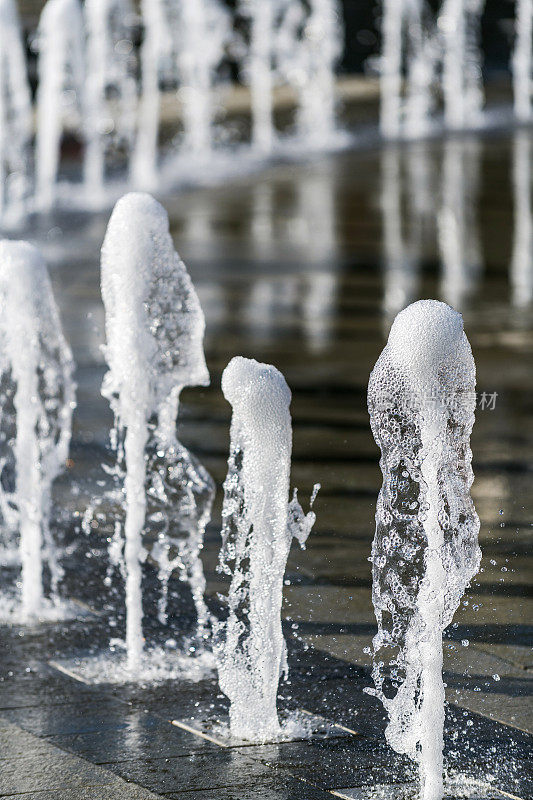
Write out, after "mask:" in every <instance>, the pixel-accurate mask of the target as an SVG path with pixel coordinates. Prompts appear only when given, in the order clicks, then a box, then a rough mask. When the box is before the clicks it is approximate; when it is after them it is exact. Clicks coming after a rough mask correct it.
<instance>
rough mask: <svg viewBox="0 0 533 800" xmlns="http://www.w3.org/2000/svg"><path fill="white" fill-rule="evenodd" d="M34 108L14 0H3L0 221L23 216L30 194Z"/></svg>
mask: <svg viewBox="0 0 533 800" xmlns="http://www.w3.org/2000/svg"><path fill="white" fill-rule="evenodd" d="M31 135H32V110H31V96H30V87H29V83H28V74H27V68H26V56H25V53H24V48H23V44H22V37H21V29H20V21H19V16H18V12H17V7H16V4H15V0H0V222H1V221H3V220H7V221H9V220H14V221H17V220H18V219H20V218H21V217H22V216H23V214H24V210H25V202H26V199H27V194H28V185H29V174H28V172H29V171H28V160H29V155H30V154H29V146H30V141H31Z"/></svg>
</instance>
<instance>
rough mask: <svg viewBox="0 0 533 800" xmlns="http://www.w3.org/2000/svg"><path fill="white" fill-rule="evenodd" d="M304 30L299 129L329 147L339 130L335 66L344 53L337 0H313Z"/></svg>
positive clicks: (310, 142)
mask: <svg viewBox="0 0 533 800" xmlns="http://www.w3.org/2000/svg"><path fill="white" fill-rule="evenodd" d="M309 6H310V14H309V17H308V19H307V22H306V24H305V28H304V32H303V47H302V53H303V56H302V57H303V61H302V70H301V74H302V75H303V76H304V80H303V81H302V83H301V88H300V93H299V108H298V132H299V134H300V135H301V136H302V137H303V139H304V140H305V142H306V144H307V145H310V146H311V147H313V148H322V147H327V146H328V145H329V144H331V142H332V141H333V139H334V136H335V131H336V117H335V105H336V96H335V95H336V90H335V68H336V66H337V61H338V60H339V58H340V55H341V53H342V38H343V28H342V23H341V10H340V5H339V3H338V2H337V0H310V2H309Z"/></svg>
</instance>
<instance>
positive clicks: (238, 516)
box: [215, 357, 319, 741]
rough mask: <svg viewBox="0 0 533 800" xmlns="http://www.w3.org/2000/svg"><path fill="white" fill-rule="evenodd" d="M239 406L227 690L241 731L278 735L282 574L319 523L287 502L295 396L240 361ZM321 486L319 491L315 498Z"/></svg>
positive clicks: (225, 531) (263, 368) (229, 532)
mask: <svg viewBox="0 0 533 800" xmlns="http://www.w3.org/2000/svg"><path fill="white" fill-rule="evenodd" d="M222 390H223V392H224V396H225V397H226V399H227V400H228V401H229V402H230V403H231V405H232V407H233V417H232V422H231V444H230V457H229V460H228V474H227V477H226V480H225V483H224V505H223V510H222V518H223V526H222V549H221V553H220V570H221V571H222V572H224V573H226V574H228V575H231V586H230V590H229V594H228V597H227V606H228V611H229V615H228V618H227V620H226V621H225V622H224V623H218V625H217V626H216V631H215V632H216V637H217V643H216V647H215V654H216V659H217V668H218V674H219V682H220V688H221V689H222V691H223V692H224V694H225V695H226V696H227V697H228V698H229V700H230V703H231V707H230V727H231V733H232V735H233V736H236V737H238V738H243V739H248V740H250V741H266V740H267V739H270V738H274V739H275V738H278V737H279V736H280V734H281V727H280V724H279V720H278V714H277V708H276V696H277V689H278V682H279V678H280V675H281V673H283V672H286V670H287V658H286V648H285V641H284V638H283V634H282V629H281V604H282V595H283V576H284V573H285V565H286V563H287V557H288V555H289V549H290V546H291V541H292V539H293V537H295V538H296V539H298V541H299V542H300V545H301V546H302V547H303V546H304V545H305V542H306V539H307V537H308V536H309V533H310V531H311V528H312V527H313V524H314V521H315V514H314V513H313V512H312V511H310V512H309V513H308V514H307V515H304V513H303V511H302V508H301V506H300V503H299V502H298V499H297V496H296V492H295V493H294V497H293V499H292V500H291V502H290V503H289V502H288V495H289V481H290V460H291V450H292V430H291V417H290V413H289V404H290V401H291V393H290V390H289V388H288V386H287V384H286V382H285V379H284V377H283V375H282V374H281V373H280V372H278V370H277V369H275V367H272V366H270V365H269V364H260V363H258V362H257V361H254V360H253V359H247V358H241V357H237V358H234V359H232V361H231V362H230V363H229V365H228V366H227V367H226V369H225V370H224V374H223V376H222ZM318 488H319V487H318V486H316V487H315V490H314V492H313V496H312V500H311V502H313V500H314V498H315V496H316V492H317V491H318Z"/></svg>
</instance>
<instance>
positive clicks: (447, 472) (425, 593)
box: [368, 300, 481, 800]
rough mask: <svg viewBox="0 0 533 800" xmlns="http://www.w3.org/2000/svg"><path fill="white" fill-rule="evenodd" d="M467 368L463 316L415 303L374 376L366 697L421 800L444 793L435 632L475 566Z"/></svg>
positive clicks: (470, 373) (471, 384)
mask: <svg viewBox="0 0 533 800" xmlns="http://www.w3.org/2000/svg"><path fill="white" fill-rule="evenodd" d="M475 405H476V395H475V364H474V359H473V357H472V351H471V349H470V345H469V343H468V339H467V338H466V335H465V333H464V331H463V321H462V317H461V315H460V314H458V313H457V312H456V311H454V310H453V309H451V308H450V307H449V306H447V305H446V304H445V303H440V302H437V301H435V300H422V301H419V302H417V303H413V304H412V305H410V306H409V307H408V308H407V309H405V310H404V311H402V312H400V314H398V316H397V317H396V319H395V321H394V323H393V325H392V328H391V331H390V334H389V339H388V342H387V345H386V347H385V349H384V350H383V352H382V354H381V356H380V357H379V359H378V361H377V363H376V366H375V367H374V370H373V372H372V375H371V376H370V382H369V386H368V407H369V413H370V422H371V426H372V432H373V434H374V438H375V440H376V442H377V443H378V445H379V447H380V448H381V462H380V464H381V470H382V473H383V486H382V488H381V491H380V493H379V498H378V503H377V511H376V533H375V537H374V543H373V547H372V563H373V589H372V599H373V603H374V609H375V613H376V618H377V622H378V633H377V635H376V636H375V638H374V642H373V646H374V667H373V677H374V682H375V686H376V689H375V690H372V691H371V690H368V691H371V693H374V694H376V696H377V697H378V698H379V699H380V700H381V702H382V703H383V705H384V706H385V708H386V710H387V712H388V715H389V722H388V725H387V730H386V737H387V741H388V742H389V744H390V745H391V747H393V748H394V749H395V750H396V751H397V752H399V753H405V754H407V755H408V756H410V757H411V758H412V759H414V760H415V761H416V762H417V763H418V765H419V772H420V783H421V788H420V796H421V798H423V800H441V799H442V797H443V791H444V790H443V732H444V702H445V696H444V684H443V680H442V661H443V655H442V633H443V631H444V629H445V628H446V627H447V626H448V625H449V624H450V622H451V621H452V618H453V614H454V612H455V611H456V609H457V607H458V606H459V603H460V601H461V597H462V595H463V593H464V591H465V589H466V587H467V586H468V584H469V582H470V581H471V579H472V578H473V577H474V575H475V574H476V573H477V571H478V569H479V562H480V556H481V554H480V549H479V545H478V532H479V519H478V516H477V514H476V511H475V508H474V505H473V502H472V499H471V497H470V487H471V484H472V481H473V473H472V468H471V459H472V453H471V450H470V433H471V431H472V426H473V423H474V410H475Z"/></svg>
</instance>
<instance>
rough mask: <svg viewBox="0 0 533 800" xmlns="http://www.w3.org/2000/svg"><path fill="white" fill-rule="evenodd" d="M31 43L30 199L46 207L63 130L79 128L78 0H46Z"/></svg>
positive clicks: (81, 80)
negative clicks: (34, 61)
mask: <svg viewBox="0 0 533 800" xmlns="http://www.w3.org/2000/svg"><path fill="white" fill-rule="evenodd" d="M37 46H38V49H39V61H38V73H39V89H38V92H37V137H36V144H35V149H36V154H35V184H36V186H35V202H36V206H37V208H39V209H40V210H41V211H48V210H49V209H50V208H51V207H52V206H53V204H54V201H55V199H56V191H57V177H58V172H59V165H60V158H61V139H62V134H63V129H64V128H65V127H66V126H68V127H70V128H72V129H74V130H80V128H81V120H82V116H83V111H82V109H83V100H82V96H83V86H84V78H85V67H84V57H83V54H84V50H85V36H84V29H83V14H82V10H81V5H80V2H79V0H48V2H47V3H46V5H45V7H44V9H43V11H42V14H41V18H40V20H39V29H38V33H37Z"/></svg>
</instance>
